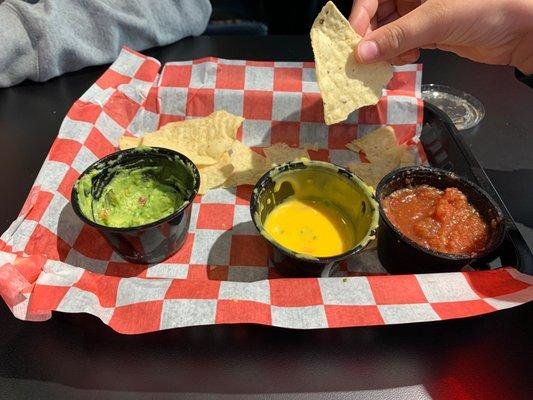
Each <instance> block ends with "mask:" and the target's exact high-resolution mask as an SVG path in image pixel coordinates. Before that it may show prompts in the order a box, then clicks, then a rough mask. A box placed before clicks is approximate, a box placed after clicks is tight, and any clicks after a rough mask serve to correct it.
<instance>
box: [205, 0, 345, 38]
mask: <svg viewBox="0 0 533 400" xmlns="http://www.w3.org/2000/svg"><path fill="white" fill-rule="evenodd" d="M326 2H327V0H283V1H280V0H253V1H250V0H211V5H212V6H213V13H212V15H211V21H210V25H209V27H208V29H207V32H206V34H219V33H220V32H221V31H224V33H225V34H228V33H229V34H241V35H242V34H244V35H253V34H256V35H266V34H269V35H304V34H308V32H309V29H311V25H312V24H313V21H314V19H315V17H316V15H317V14H318V12H319V11H320V9H321V8H322V7H323V6H324V4H326ZM334 3H335V5H336V6H337V7H338V8H339V10H340V11H341V12H342V13H343V14H344V16H345V17H346V18H348V16H349V15H350V10H351V7H352V1H351V0H336V1H334Z"/></svg>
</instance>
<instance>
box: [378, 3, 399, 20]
mask: <svg viewBox="0 0 533 400" xmlns="http://www.w3.org/2000/svg"><path fill="white" fill-rule="evenodd" d="M395 11H396V3H395V2H394V0H388V1H385V2H382V3H380V4H379V7H378V11H377V12H376V16H377V17H378V21H382V20H384V19H385V18H387V17H388V16H389V15H391V14H392V13H393V12H395Z"/></svg>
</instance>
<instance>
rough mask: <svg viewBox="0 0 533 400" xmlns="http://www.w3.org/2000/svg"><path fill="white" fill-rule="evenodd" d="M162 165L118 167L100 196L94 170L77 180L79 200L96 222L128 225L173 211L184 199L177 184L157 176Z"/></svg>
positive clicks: (119, 225) (147, 221)
mask: <svg viewBox="0 0 533 400" xmlns="http://www.w3.org/2000/svg"><path fill="white" fill-rule="evenodd" d="M159 170H160V167H145V168H139V169H124V170H120V171H117V172H116V173H115V174H114V176H113V178H112V179H111V180H110V182H109V183H108V184H107V185H106V186H105V187H104V188H103V190H102V192H101V195H100V196H99V198H98V199H95V198H93V196H92V185H93V178H94V177H95V176H96V175H98V174H99V173H100V171H94V172H92V173H90V174H87V175H85V176H84V177H83V178H82V179H81V180H80V181H79V182H78V193H79V194H78V202H79V205H80V208H81V211H82V212H83V214H85V216H86V217H87V218H89V219H91V220H93V221H94V222H96V223H99V224H102V225H106V226H110V227H115V228H129V227H135V226H140V225H144V224H149V223H151V222H154V221H157V220H159V219H162V218H164V217H167V216H168V215H170V214H172V213H173V212H174V211H176V210H177V209H178V208H179V207H181V206H182V205H183V203H184V198H183V194H182V193H180V192H179V191H178V190H177V189H176V188H175V187H174V186H171V185H168V184H166V183H164V182H162V181H161V180H160V179H157V178H156V177H157V176H158V173H159V172H160V171H159Z"/></svg>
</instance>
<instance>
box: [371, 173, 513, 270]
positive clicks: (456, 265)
mask: <svg viewBox="0 0 533 400" xmlns="http://www.w3.org/2000/svg"><path fill="white" fill-rule="evenodd" d="M419 185H429V186H433V187H435V188H437V189H441V190H444V189H446V188H449V187H455V188H457V189H459V190H460V191H461V192H463V193H464V195H465V196H466V197H467V199H468V201H469V203H470V204H471V205H472V206H474V207H475V208H476V210H477V211H478V212H479V214H480V216H481V218H482V219H483V220H484V221H485V222H486V223H487V225H488V226H489V227H490V229H491V235H490V238H489V241H488V243H487V245H486V246H485V248H484V249H483V250H482V251H479V252H477V253H473V254H464V255H458V254H447V253H441V252H438V251H434V250H431V249H428V248H426V247H423V246H421V245H419V244H418V243H416V242H414V241H413V240H411V239H409V238H408V237H407V236H405V235H404V234H403V233H401V232H400V231H399V230H398V229H397V228H396V227H395V226H394V225H393V224H392V223H391V222H390V220H389V219H388V218H387V215H386V214H385V211H384V210H383V206H382V200H383V199H384V198H385V197H387V196H388V195H389V194H391V193H392V192H394V191H396V190H398V189H403V188H406V187H414V186H419ZM376 198H377V200H378V202H379V204H380V206H379V215H380V219H379V228H378V235H377V245H378V257H379V260H380V262H381V264H382V265H383V267H384V268H385V269H386V270H387V271H388V272H389V273H391V274H411V273H413V274H418V273H430V272H453V271H459V270H461V269H462V268H463V267H465V266H466V265H468V264H469V263H470V262H472V261H473V260H475V259H480V258H483V257H487V256H488V255H489V254H490V253H492V252H493V251H494V250H495V249H496V248H497V247H498V246H499V245H500V244H501V242H502V240H503V238H504V235H505V223H504V220H503V214H502V211H501V210H500V208H499V207H498V205H497V204H496V203H495V202H494V200H492V198H491V197H490V196H489V195H488V194H487V193H486V192H485V191H484V190H483V189H481V188H480V187H479V186H477V185H475V184H474V183H472V182H470V181H467V180H466V179H463V178H460V177H458V176H457V175H455V174H454V173H452V172H449V171H445V170H441V169H438V168H431V167H406V168H400V169H397V170H395V171H392V172H391V173H389V174H388V175H386V176H385V177H384V178H383V179H382V180H381V181H380V182H379V184H378V186H377V189H376Z"/></svg>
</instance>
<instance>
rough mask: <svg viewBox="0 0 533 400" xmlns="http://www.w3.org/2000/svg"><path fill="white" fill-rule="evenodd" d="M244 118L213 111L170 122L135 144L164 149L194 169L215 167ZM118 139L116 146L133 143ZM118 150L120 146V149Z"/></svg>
mask: <svg viewBox="0 0 533 400" xmlns="http://www.w3.org/2000/svg"><path fill="white" fill-rule="evenodd" d="M243 121H244V118H242V117H238V116H236V115H233V114H230V113H228V112H226V111H215V112H214V113H212V114H211V115H209V116H207V117H203V118H195V119H189V120H187V121H180V122H171V123H169V124H166V125H165V126H163V127H162V128H160V129H159V130H157V131H155V132H150V133H147V134H146V135H145V136H144V137H143V138H142V142H141V143H139V145H141V144H142V145H144V146H150V147H164V148H167V149H171V150H175V151H177V152H180V153H182V154H184V155H185V156H187V157H188V158H190V159H191V161H192V162H193V163H195V164H196V165H197V166H203V165H213V164H216V163H217V162H218V161H219V160H220V158H221V157H222V154H224V153H226V152H227V151H229V149H230V148H231V146H232V145H233V142H234V141H235V137H236V134H237V130H238V129H239V127H240V126H241V124H242V122H243ZM123 139H124V136H123V137H121V140H119V145H120V146H122V145H123V144H126V145H129V144H133V143H132V142H128V140H127V139H126V141H124V140H123ZM121 148H122V147H121Z"/></svg>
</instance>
